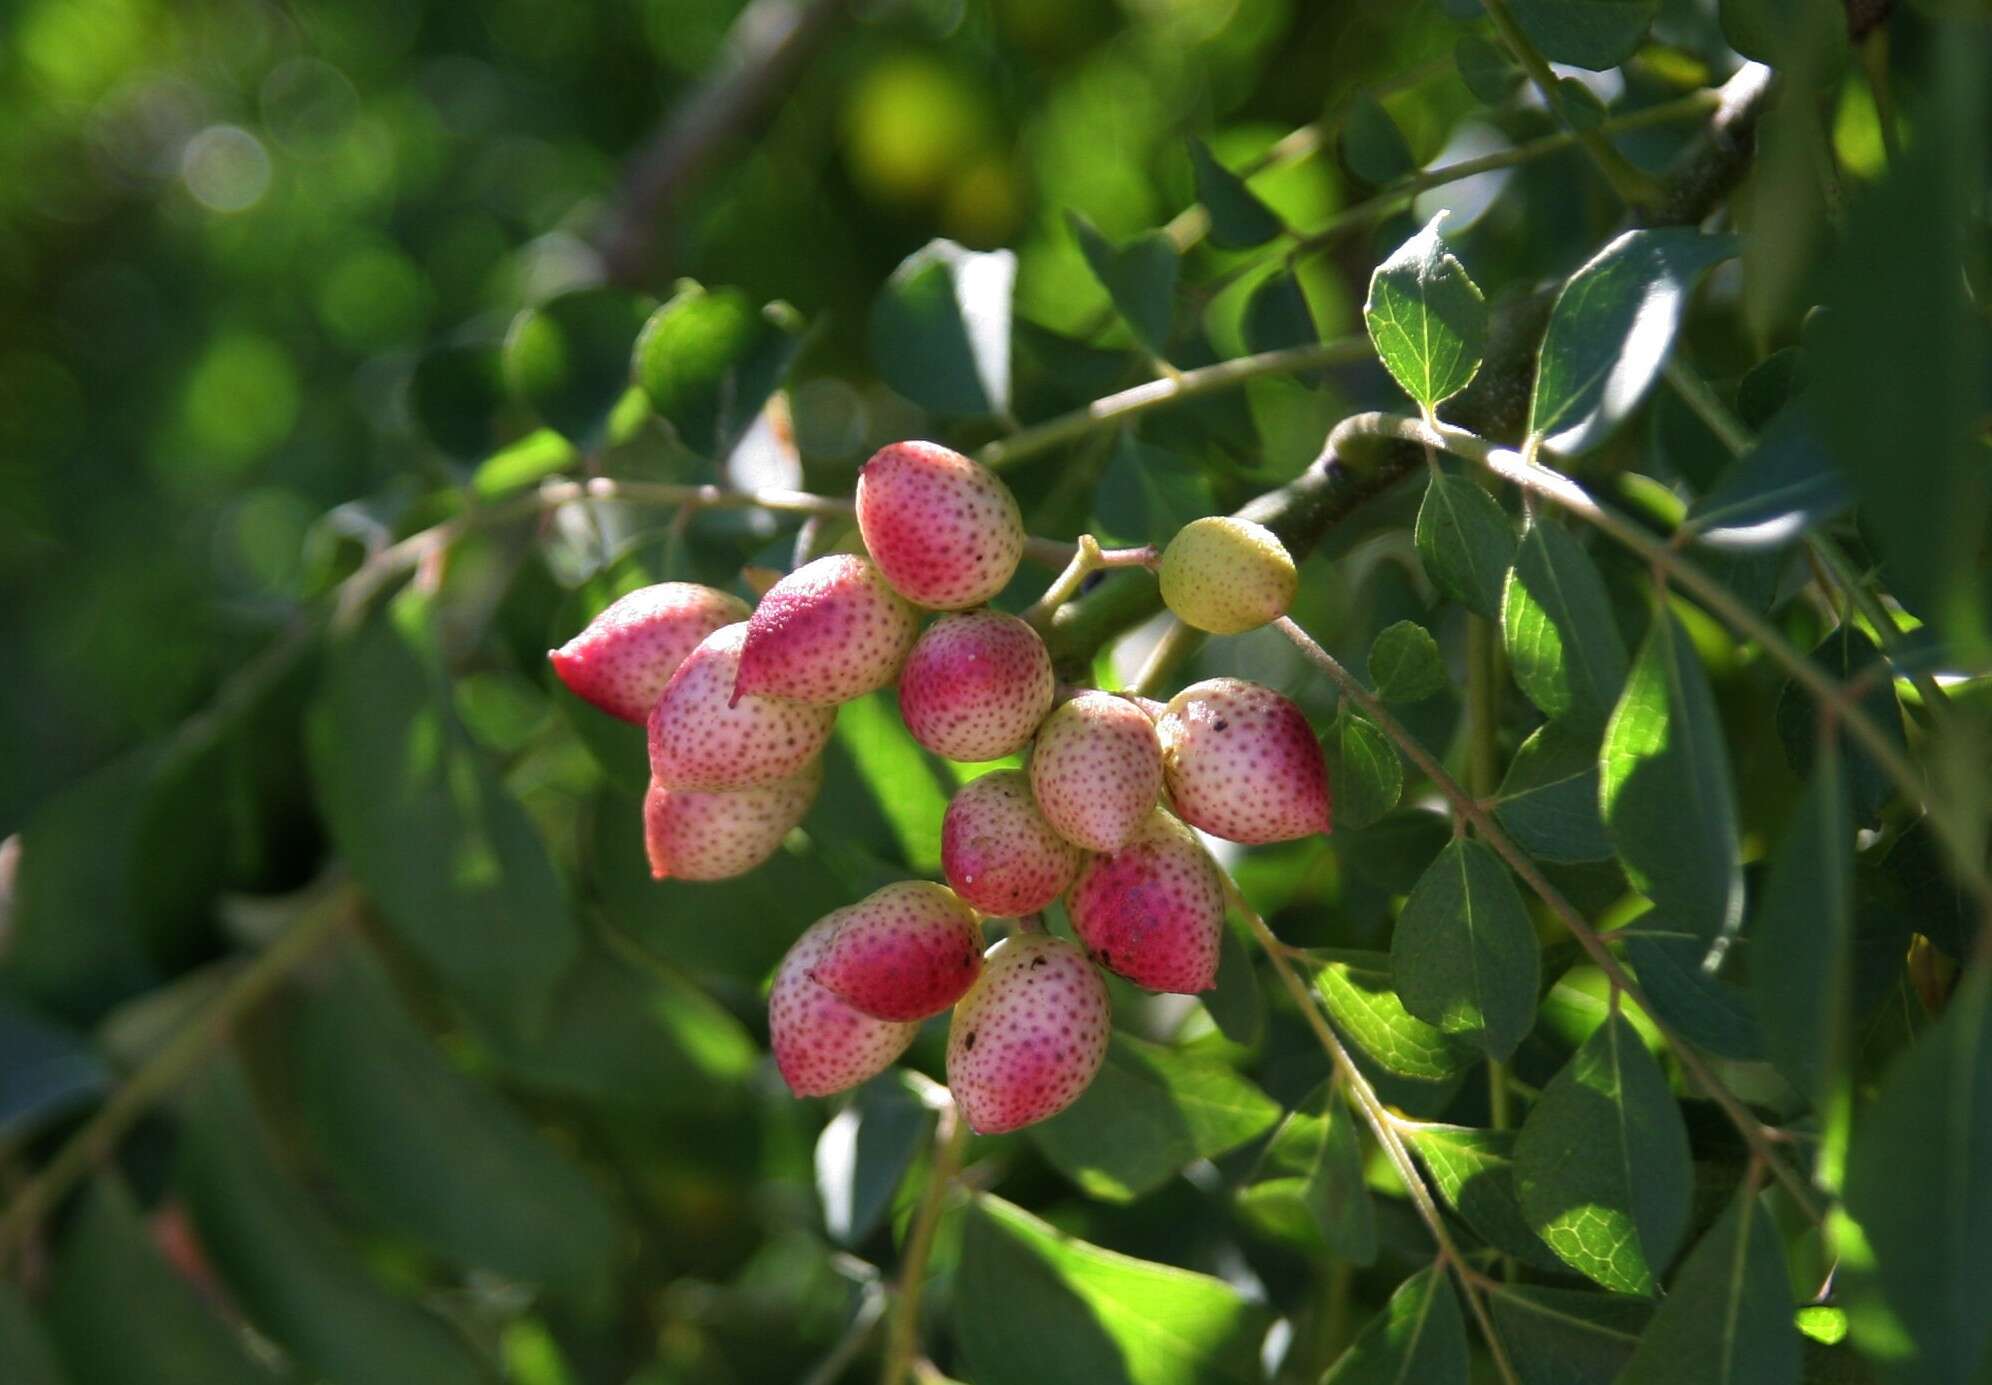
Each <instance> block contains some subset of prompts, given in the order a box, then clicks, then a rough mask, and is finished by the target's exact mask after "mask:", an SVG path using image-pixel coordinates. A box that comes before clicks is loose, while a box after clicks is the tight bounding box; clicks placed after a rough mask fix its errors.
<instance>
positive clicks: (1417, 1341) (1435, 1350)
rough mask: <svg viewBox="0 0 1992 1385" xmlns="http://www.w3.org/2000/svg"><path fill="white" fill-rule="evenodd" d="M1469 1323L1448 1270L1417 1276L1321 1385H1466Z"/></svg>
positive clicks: (1401, 1287) (1439, 1268)
mask: <svg viewBox="0 0 1992 1385" xmlns="http://www.w3.org/2000/svg"><path fill="white" fill-rule="evenodd" d="M1466 1380H1467V1351H1466V1324H1465V1322H1464V1321H1462V1320H1461V1318H1460V1315H1459V1300H1458V1299H1457V1298H1455V1297H1453V1290H1452V1284H1451V1282H1450V1281H1449V1280H1448V1279H1447V1278H1446V1270H1445V1267H1444V1266H1443V1265H1432V1266H1430V1267H1428V1268H1426V1269H1422V1270H1420V1271H1418V1273H1416V1274H1414V1275H1412V1276H1411V1277H1410V1278H1409V1279H1407V1280H1405V1281H1404V1282H1403V1283H1402V1284H1400V1285H1398V1286H1397V1290H1396V1292H1394V1293H1393V1294H1391V1296H1390V1302H1388V1303H1386V1304H1384V1306H1383V1311H1382V1312H1381V1313H1379V1314H1377V1315H1376V1316H1375V1317H1374V1318H1372V1319H1370V1322H1369V1325H1368V1326H1367V1327H1365V1328H1364V1329H1363V1330H1362V1332H1361V1334H1360V1335H1359V1336H1357V1338H1356V1340H1355V1341H1353V1342H1351V1343H1350V1344H1349V1349H1348V1350H1347V1351H1345V1352H1343V1353H1342V1356H1341V1359H1340V1360H1338V1361H1336V1362H1335V1364H1334V1365H1333V1366H1331V1367H1329V1369H1328V1374H1326V1375H1324V1376H1322V1377H1321V1385H1413V1382H1415V1383H1416V1385H1448V1382H1452V1381H1457V1382H1459V1385H1466Z"/></svg>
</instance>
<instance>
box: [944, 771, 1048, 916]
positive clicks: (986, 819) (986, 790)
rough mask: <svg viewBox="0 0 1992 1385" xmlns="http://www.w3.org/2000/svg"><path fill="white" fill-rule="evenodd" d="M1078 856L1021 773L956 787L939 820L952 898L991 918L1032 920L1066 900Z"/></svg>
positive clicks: (1002, 773)
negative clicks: (1029, 917) (1055, 902)
mask: <svg viewBox="0 0 1992 1385" xmlns="http://www.w3.org/2000/svg"><path fill="white" fill-rule="evenodd" d="M1079 858H1080V851H1079V848H1078V847H1076V846H1074V845H1073V844H1072V843H1071V842H1068V841H1066V840H1065V838H1063V837H1061V836H1059V835H1058V833H1056V832H1055V831H1053V830H1052V827H1051V824H1050V823H1048V822H1046V821H1045V820H1044V814H1043V813H1040V812H1039V811H1038V806H1037V799H1036V798H1035V797H1033V796H1032V794H1031V781H1030V779H1029V777H1028V776H1027V775H1025V773H1024V772H1023V771H1022V770H1017V769H1000V770H997V771H996V772H995V773H993V774H985V775H983V776H982V777H981V778H980V779H977V780H974V781H972V782H971V783H967V784H964V785H962V786H961V787H960V788H959V789H957V790H955V796H954V798H953V799H951V800H950V801H949V802H948V811H947V815H946V816H945V817H943V818H942V819H941V870H942V871H943V872H944V873H945V874H946V875H947V877H948V884H950V885H952V886H954V891H955V893H956V894H958V895H960V896H961V897H962V898H963V899H965V900H967V901H968V902H969V903H970V904H973V905H974V906H975V907H976V908H978V909H980V910H981V911H982V912H983V913H985V914H989V915H992V916H994V917H996V918H1021V917H1023V916H1024V915H1025V914H1034V913H1036V912H1037V911H1038V910H1040V909H1042V908H1044V907H1045V906H1046V905H1047V904H1049V903H1051V902H1052V901H1053V900H1054V899H1057V898H1058V897H1059V896H1060V895H1061V894H1063V893H1065V887H1066V886H1067V885H1070V884H1071V883H1072V877H1073V876H1074V875H1075V874H1077V873H1078V870H1079Z"/></svg>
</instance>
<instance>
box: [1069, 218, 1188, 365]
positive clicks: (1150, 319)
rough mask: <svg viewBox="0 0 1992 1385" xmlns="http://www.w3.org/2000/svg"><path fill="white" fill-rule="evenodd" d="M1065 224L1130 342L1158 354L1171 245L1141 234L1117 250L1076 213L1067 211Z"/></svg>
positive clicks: (1172, 271)
mask: <svg viewBox="0 0 1992 1385" xmlns="http://www.w3.org/2000/svg"><path fill="white" fill-rule="evenodd" d="M1065 222H1066V225H1068V226H1069V227H1071V229H1072V235H1073V238H1074V239H1075V240H1077V241H1078V242H1079V251H1080V253H1081V254H1083V255H1084V256H1085V257H1086V263H1087V265H1088V266H1089V267H1090V268H1091V269H1092V271H1093V277H1094V278H1095V279H1098V280H1099V281H1100V285H1101V287H1103V288H1104V289H1106V291H1107V297H1108V298H1110V299H1112V300H1113V305H1114V308H1115V310H1116V311H1117V312H1119V313H1120V315H1121V320H1122V321H1124V322H1125V323H1127V325H1128V329H1129V330H1130V331H1132V332H1133V333H1134V338H1135V340H1136V341H1138V342H1140V343H1141V345H1142V346H1144V347H1146V348H1147V349H1148V350H1149V351H1151V352H1153V353H1154V354H1155V355H1158V356H1160V355H1162V354H1164V352H1165V351H1166V349H1167V348H1168V345H1169V329H1170V325H1171V323H1172V322H1173V321H1174V319H1175V312H1176V274H1177V270H1178V269H1179V268H1180V262H1181V259H1182V257H1181V255H1180V254H1179V253H1178V252H1177V250H1176V246H1175V243H1174V242H1172V241H1171V240H1170V239H1169V237H1168V236H1166V235H1164V234H1163V233H1162V232H1160V231H1144V232H1143V233H1142V234H1140V235H1138V236H1136V237H1135V238H1134V239H1133V240H1130V241H1128V242H1127V243H1126V244H1124V245H1118V246H1117V245H1114V244H1112V243H1111V242H1109V241H1108V240H1107V238H1106V237H1105V236H1103V235H1101V234H1100V232H1099V229H1098V228H1097V227H1095V226H1094V225H1093V223H1092V222H1090V221H1088V220H1087V219H1086V218H1085V217H1083V216H1081V215H1080V214H1079V213H1078V212H1075V211H1071V210H1068V211H1067V212H1066V213H1065Z"/></svg>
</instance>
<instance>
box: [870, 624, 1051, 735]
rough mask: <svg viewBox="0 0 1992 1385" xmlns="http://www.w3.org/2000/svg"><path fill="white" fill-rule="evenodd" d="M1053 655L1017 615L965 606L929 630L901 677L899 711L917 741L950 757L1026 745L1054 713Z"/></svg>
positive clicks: (917, 644) (915, 647) (907, 662)
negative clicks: (1046, 718) (959, 611)
mask: <svg viewBox="0 0 1992 1385" xmlns="http://www.w3.org/2000/svg"><path fill="white" fill-rule="evenodd" d="M1051 695H1052V676H1051V655H1050V654H1048V653H1047V652H1046V651H1045V647H1044V641H1043V640H1041V639H1039V638H1038V633H1037V631H1035V630H1033V629H1031V627H1030V626H1028V625H1026V624H1025V623H1024V622H1023V621H1021V620H1018V619H1017V618H1016V617H1015V616H1011V615H1005V614H1003V613H1002V612H1001V611H966V612H964V613H962V614H961V615H952V616H942V617H941V618H940V619H939V620H937V621H935V622H934V623H933V624H932V625H930V626H928V627H927V630H926V633H925V634H923V635H921V636H920V639H919V642H918V643H916V644H915V645H914V646H913V652H912V653H911V654H910V655H908V656H907V658H906V668H905V670H904V671H903V672H901V674H900V675H899V715H900V716H901V717H903V718H904V719H905V721H906V729H907V730H908V731H911V732H912V733H913V739H914V740H916V741H918V742H920V744H921V745H924V746H926V747H927V749H929V750H931V751H933V752H934V753H935V754H936V755H945V756H947V758H948V759H950V760H967V761H970V762H973V761H977V760H997V759H1001V758H1002V757H1003V756H1005V755H1008V754H1010V753H1011V752H1013V751H1017V750H1021V749H1023V747H1024V745H1025V743H1026V742H1027V741H1029V740H1030V738H1031V733H1032V732H1033V731H1035V730H1037V728H1038V723H1039V722H1041V721H1043V720H1044V718H1045V713H1047V712H1049V711H1050V710H1051Z"/></svg>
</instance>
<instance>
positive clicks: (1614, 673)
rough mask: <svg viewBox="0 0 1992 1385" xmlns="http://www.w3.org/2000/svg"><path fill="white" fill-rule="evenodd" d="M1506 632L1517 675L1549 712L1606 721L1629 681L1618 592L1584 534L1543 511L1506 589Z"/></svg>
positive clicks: (1590, 722)
mask: <svg viewBox="0 0 1992 1385" xmlns="http://www.w3.org/2000/svg"><path fill="white" fill-rule="evenodd" d="M1501 639H1502V643H1503V644H1504V645H1505V646H1506V648H1507V651H1508V664H1509V668H1510V670H1511V671H1512V672H1513V674H1514V677H1515V682H1516V683H1517V684H1518V685H1519V686H1520V687H1521V690H1522V691H1523V692H1524V693H1526V694H1528V698H1529V701H1531V702H1533V703H1535V705H1536V706H1537V707H1540V708H1541V709H1542V713H1543V715H1544V716H1547V717H1550V718H1552V719H1559V720H1561V719H1568V720H1570V721H1572V722H1575V723H1576V724H1578V725H1579V726H1584V727H1591V726H1598V725H1602V724H1603V722H1604V720H1605V718H1606V717H1607V716H1608V715H1610V713H1611V710H1612V704H1613V703H1614V702H1616V701H1617V700H1618V696H1619V689H1620V688H1621V687H1622V686H1623V685H1624V683H1625V671H1626V655H1625V641H1624V639H1623V638H1622V637H1621V636H1620V635H1619V629H1618V622H1617V621H1616V619H1614V617H1613V615H1612V607H1611V598H1610V597H1608V596H1607V595H1606V594H1605V583H1604V579H1603V578H1601V577H1600V576H1599V575H1598V569H1597V567H1596V566H1595V565H1594V564H1593V563H1592V562H1591V558H1590V555H1589V554H1587V553H1585V551H1584V550H1583V548H1582V547H1581V546H1580V545H1579V544H1578V542H1577V540H1575V539H1574V538H1572V537H1571V536H1570V535H1569V533H1568V532H1566V531H1565V530H1564V529H1562V528H1561V527H1560V526H1558V525H1557V524H1555V523H1553V522H1551V521H1548V520H1545V519H1540V518H1539V519H1537V520H1536V521H1535V523H1533V524H1531V525H1530V526H1529V529H1528V533H1526V534H1524V535H1523V536H1522V541H1521V545H1520V547H1519V548H1517V549H1516V551H1515V566H1514V567H1513V568H1512V569H1511V570H1510V571H1509V574H1508V580H1507V585H1506V586H1505V587H1504V588H1503V590H1502V597H1501Z"/></svg>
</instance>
